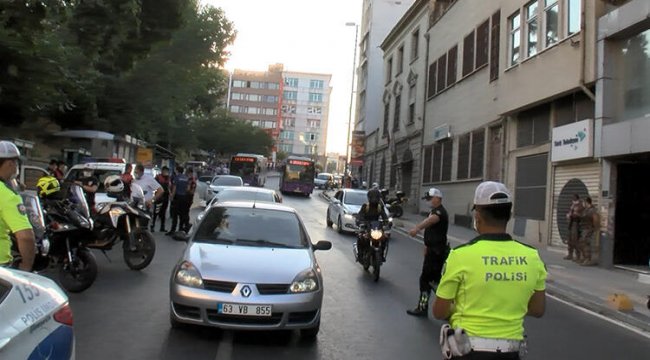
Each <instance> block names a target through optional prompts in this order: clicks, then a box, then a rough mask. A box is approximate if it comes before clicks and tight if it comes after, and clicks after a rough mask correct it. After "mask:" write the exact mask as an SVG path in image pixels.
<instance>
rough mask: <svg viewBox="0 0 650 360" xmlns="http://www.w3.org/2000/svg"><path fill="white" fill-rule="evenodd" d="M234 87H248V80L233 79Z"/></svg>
mask: <svg viewBox="0 0 650 360" xmlns="http://www.w3.org/2000/svg"><path fill="white" fill-rule="evenodd" d="M232 87H236V88H245V87H246V81H242V80H233V81H232Z"/></svg>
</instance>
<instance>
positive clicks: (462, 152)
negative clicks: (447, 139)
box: [456, 134, 470, 180]
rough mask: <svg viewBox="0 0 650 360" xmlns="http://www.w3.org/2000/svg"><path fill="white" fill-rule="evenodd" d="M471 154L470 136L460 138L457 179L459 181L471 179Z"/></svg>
mask: <svg viewBox="0 0 650 360" xmlns="http://www.w3.org/2000/svg"><path fill="white" fill-rule="evenodd" d="M469 153H470V134H465V135H461V136H459V137H458V171H457V172H456V178H457V179H458V180H462V179H467V178H468V177H469Z"/></svg>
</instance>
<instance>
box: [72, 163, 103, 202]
mask: <svg viewBox="0 0 650 360" xmlns="http://www.w3.org/2000/svg"><path fill="white" fill-rule="evenodd" d="M75 184H77V185H79V186H81V188H82V189H83V191H84V196H85V197H86V202H87V203H88V207H89V208H90V211H92V212H94V211H95V193H96V192H97V189H98V188H99V179H97V177H96V176H94V175H93V169H91V168H90V166H89V165H85V166H84V168H83V170H82V171H81V176H80V177H79V179H77V180H76V181H75Z"/></svg>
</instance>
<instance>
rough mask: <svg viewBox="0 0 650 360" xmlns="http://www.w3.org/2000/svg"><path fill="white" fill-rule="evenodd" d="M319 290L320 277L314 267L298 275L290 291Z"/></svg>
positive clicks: (296, 292)
mask: <svg viewBox="0 0 650 360" xmlns="http://www.w3.org/2000/svg"><path fill="white" fill-rule="evenodd" d="M316 290H318V277H317V276H316V273H315V272H314V270H313V269H307V270H305V271H303V272H301V273H300V274H298V276H296V278H295V280H293V283H291V287H290V288H289V292H290V293H292V294H300V293H308V292H313V291H316Z"/></svg>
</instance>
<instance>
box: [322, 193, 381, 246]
mask: <svg viewBox="0 0 650 360" xmlns="http://www.w3.org/2000/svg"><path fill="white" fill-rule="evenodd" d="M367 201H368V190H357V189H343V190H339V191H337V192H336V194H334V197H333V198H332V200H331V201H330V204H329V206H328V207H327V217H326V223H327V226H332V225H334V224H336V228H337V230H338V232H339V233H344V232H355V231H357V230H358V229H359V228H358V227H357V224H356V222H357V218H356V215H357V214H358V213H359V210H361V206H362V205H363V204H364V203H366V202H367ZM384 212H385V213H386V217H387V218H388V219H389V221H390V222H391V223H392V219H391V218H390V214H389V213H388V210H386V207H385V206H384ZM385 234H386V236H390V231H386V232H385Z"/></svg>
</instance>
